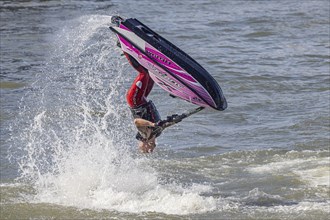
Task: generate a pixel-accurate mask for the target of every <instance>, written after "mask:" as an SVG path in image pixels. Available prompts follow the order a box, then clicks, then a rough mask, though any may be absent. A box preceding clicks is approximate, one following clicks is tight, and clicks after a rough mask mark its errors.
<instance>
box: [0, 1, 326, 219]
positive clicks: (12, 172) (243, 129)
mask: <svg viewBox="0 0 330 220" xmlns="http://www.w3.org/2000/svg"><path fill="white" fill-rule="evenodd" d="M329 6H330V5H329V1H326V0H324V1H309V0H306V1H300V0H292V1H275V0H274V1H214V0H213V1H212V0H203V1H193V0H190V1H182V2H177V1H171V0H169V1H160V2H158V1H148V0H141V1H130V0H128V1H125V3H123V2H122V1H117V0H116V1H96V0H95V1H1V2H0V12H1V35H0V40H1V51H0V53H1V54H0V61H1V83H0V92H1V97H0V101H1V106H0V109H1V112H0V113H1V114H0V121H1V148H0V149H1V158H0V162H1V163H0V171H1V183H0V189H1V191H0V198H1V212H0V215H1V219H106V218H116V219H117V218H118V219H326V218H327V217H328V216H329V214H330V211H329V210H330V190H329V186H330V168H329V165H330V155H329V152H330V151H329V147H330V110H329V109H330V101H329V100H330V93H329V90H330V88H329V87H330V76H329V72H330V70H329V68H330V67H329V65H330V42H329V37H330V33H329V30H330V29H329V26H330V24H329V20H330V17H329V13H330V12H329ZM118 13H119V14H121V15H122V16H125V17H136V18H138V19H139V20H141V21H142V22H143V23H145V24H146V25H148V26H150V27H151V28H152V29H154V30H155V31H157V32H158V33H160V34H161V35H162V36H164V37H165V38H167V39H169V40H170V41H171V42H173V43H174V44H176V45H177V46H179V47H180V48H182V49H183V50H184V51H186V52H187V53H188V54H190V55H191V56H192V57H193V58H195V59H196V60H197V61H198V62H199V63H200V64H202V65H203V66H204V67H205V68H206V69H207V70H208V71H209V72H210V73H211V74H212V75H213V76H214V77H215V78H216V80H217V81H218V82H219V84H220V85H221V87H222V89H223V91H224V93H225V96H226V98H227V100H228V105H229V107H228V109H227V110H225V111H224V112H218V111H214V110H206V111H203V112H201V113H198V114H197V115H194V116H192V117H191V118H189V119H187V120H185V121H184V122H183V123H181V124H179V125H177V126H175V127H174V128H170V129H168V130H167V131H166V132H164V134H163V135H162V136H161V137H160V138H159V140H158V147H157V149H156V152H155V153H153V154H151V155H141V154H139V153H138V152H137V147H136V146H135V145H136V142H135V140H134V134H135V129H134V127H133V125H132V121H131V115H130V112H129V110H128V108H127V106H126V103H125V98H124V95H125V91H126V89H127V88H128V87H129V86H130V83H131V81H132V80H133V79H134V76H135V75H136V73H135V71H134V70H133V69H132V68H131V67H130V66H129V65H128V64H127V61H126V60H125V59H124V58H123V57H121V56H120V51H119V49H118V48H116V46H115V38H114V36H113V33H111V31H110V30H109V29H108V26H109V24H110V16H111V15H113V14H118ZM150 98H151V99H152V100H153V101H154V102H155V103H156V105H157V106H158V109H159V111H160V112H161V114H162V116H163V117H165V116H166V115H168V114H173V113H181V112H182V111H184V110H186V109H191V108H193V107H194V106H193V105H191V104H189V103H185V102H183V101H180V100H177V99H172V98H170V97H168V96H167V95H166V94H165V93H164V92H163V91H162V90H161V89H159V88H157V87H156V88H155V89H154V91H153V92H152V94H151V95H150ZM164 103H166V104H164Z"/></svg>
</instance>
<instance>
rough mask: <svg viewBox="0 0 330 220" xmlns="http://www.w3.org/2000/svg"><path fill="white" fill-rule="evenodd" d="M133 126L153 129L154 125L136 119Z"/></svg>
mask: <svg viewBox="0 0 330 220" xmlns="http://www.w3.org/2000/svg"><path fill="white" fill-rule="evenodd" d="M134 124H135V126H136V127H148V126H150V127H155V123H153V122H151V121H148V120H144V119H142V118H136V119H134Z"/></svg>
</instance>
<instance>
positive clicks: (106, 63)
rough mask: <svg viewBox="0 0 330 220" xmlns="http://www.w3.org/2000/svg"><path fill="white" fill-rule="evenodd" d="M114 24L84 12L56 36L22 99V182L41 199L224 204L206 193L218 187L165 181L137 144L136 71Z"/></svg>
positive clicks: (142, 206)
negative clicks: (118, 44) (132, 107)
mask: <svg viewBox="0 0 330 220" xmlns="http://www.w3.org/2000/svg"><path fill="white" fill-rule="evenodd" d="M109 22H110V17H109V16H99V15H98V16H84V17H80V18H78V19H76V20H74V21H71V23H70V24H65V25H64V28H63V30H62V31H60V32H59V33H58V34H57V35H56V36H54V39H52V42H53V43H52V45H53V48H52V49H50V51H51V54H50V58H49V62H48V63H47V64H46V65H45V68H44V71H43V72H42V73H40V74H39V75H38V76H37V78H38V81H36V82H35V83H33V84H32V86H31V88H29V91H28V92H27V94H26V95H25V97H24V98H23V101H22V107H21V113H20V115H19V118H21V121H23V120H24V122H22V123H21V124H24V126H23V128H22V129H21V133H20V134H19V137H18V138H17V140H16V141H15V143H16V145H18V146H19V147H17V146H16V148H18V149H19V150H18V152H16V154H17V155H18V156H17V157H18V158H19V159H18V164H19V167H20V173H21V175H20V178H19V180H20V181H23V182H25V183H26V184H29V185H32V186H33V188H34V189H35V192H36V194H35V195H34V196H33V199H32V200H33V202H37V203H39V202H40V203H55V204H60V205H65V206H76V207H81V208H90V209H109V210H117V211H124V212H135V213H137V212H145V211H156V212H164V213H168V214H190V213H200V212H205V211H211V210H214V209H216V203H217V201H216V199H214V198H213V197H203V196H200V195H199V194H200V193H201V192H205V191H210V190H211V189H210V188H211V187H208V186H201V185H198V184H197V185H193V186H191V187H188V188H187V187H182V186H180V185H178V184H174V183H167V184H164V183H162V184H160V183H159V180H158V179H159V178H158V173H157V171H156V170H155V169H154V168H152V167H151V166H150V162H149V160H148V158H146V157H142V158H141V157H140V156H137V157H136V156H134V154H133V153H132V151H131V150H130V149H131V148H133V149H134V150H133V152H135V151H136V150H137V149H136V146H134V145H135V141H134V140H133V138H134V137H133V136H134V135H132V134H134V128H133V127H132V122H131V115H130V112H129V110H128V108H127V106H126V103H125V98H124V94H125V88H126V87H127V86H126V85H125V83H126V80H127V79H129V78H130V77H127V76H126V75H125V74H126V72H125V68H126V66H127V64H126V63H127V62H126V61H124V60H123V59H124V58H121V57H120V56H119V48H115V46H114V45H115V39H114V36H113V35H112V34H111V33H110V31H109V30H108V26H109ZM29 103H35V104H33V105H31V104H29ZM27 122H28V123H27ZM127 125H129V126H127ZM21 126H22V125H21ZM127 137H131V138H127Z"/></svg>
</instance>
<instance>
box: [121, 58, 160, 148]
mask: <svg viewBox="0 0 330 220" xmlns="http://www.w3.org/2000/svg"><path fill="white" fill-rule="evenodd" d="M124 54H125V56H126V58H127V59H128V61H129V63H130V64H131V65H132V66H133V67H134V69H135V70H137V71H138V72H139V74H138V76H137V77H136V78H135V80H134V82H133V84H132V86H131V87H130V89H129V90H128V92H127V94H126V100H127V103H128V105H129V107H130V109H131V112H132V114H133V117H134V124H135V126H136V127H137V129H138V133H137V135H136V139H137V140H138V141H139V144H138V146H139V148H140V151H141V152H143V153H150V152H152V151H153V150H154V148H155V147H156V137H158V136H159V135H160V134H161V130H160V129H158V126H157V124H159V123H160V122H161V119H160V116H159V113H158V111H157V109H156V107H155V105H154V104H153V102H152V101H147V96H148V95H149V93H150V91H151V90H152V88H153V85H154V81H153V80H152V79H151V77H150V75H149V73H148V70H147V69H146V68H144V67H143V66H142V65H141V64H139V63H138V62H137V61H136V60H135V59H134V58H133V57H132V56H131V55H129V54H127V53H125V52H124Z"/></svg>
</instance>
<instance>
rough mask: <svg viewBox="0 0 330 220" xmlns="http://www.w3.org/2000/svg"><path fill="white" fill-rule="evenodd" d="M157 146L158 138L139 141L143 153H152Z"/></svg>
mask: <svg viewBox="0 0 330 220" xmlns="http://www.w3.org/2000/svg"><path fill="white" fill-rule="evenodd" d="M155 147H156V139H155V138H151V139H150V140H148V141H139V149H140V151H141V152H142V153H151V152H152V151H153V150H154V149H155Z"/></svg>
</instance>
